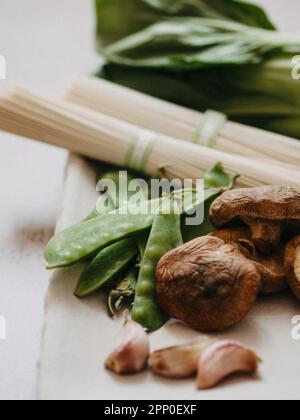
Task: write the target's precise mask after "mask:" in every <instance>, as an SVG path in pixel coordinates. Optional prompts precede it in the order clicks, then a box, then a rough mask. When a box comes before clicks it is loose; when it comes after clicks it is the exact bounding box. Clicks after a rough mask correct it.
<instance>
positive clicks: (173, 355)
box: [150, 337, 213, 379]
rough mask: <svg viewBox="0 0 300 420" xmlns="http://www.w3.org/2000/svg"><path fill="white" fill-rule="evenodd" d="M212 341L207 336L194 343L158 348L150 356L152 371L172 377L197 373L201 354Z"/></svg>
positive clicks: (178, 377) (183, 376) (177, 377)
mask: <svg viewBox="0 0 300 420" xmlns="http://www.w3.org/2000/svg"><path fill="white" fill-rule="evenodd" d="M212 342H213V341H212V340H211V339H209V338H208V337H205V338H203V339H202V340H199V341H196V342H194V343H190V344H186V345H182V346H175V347H169V348H166V349H162V350H158V351H156V352H154V353H152V354H151V357H150V365H151V369H152V372H153V373H155V374H156V375H159V376H163V377H165V378H171V379H183V378H189V377H191V376H193V375H196V372H197V366H198V360H199V356H200V355H201V353H202V352H203V351H204V350H205V349H206V348H207V347H208V346H209V345H210V344H212Z"/></svg>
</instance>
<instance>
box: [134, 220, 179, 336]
mask: <svg viewBox="0 0 300 420" xmlns="http://www.w3.org/2000/svg"><path fill="white" fill-rule="evenodd" d="M181 244H182V236H181V231H180V214H175V212H174V213H171V214H159V215H157V216H155V218H154V221H153V226H152V230H151V233H150V237H149V240H148V243H147V247H146V251H145V254H144V257H143V259H142V264H141V270H140V274H139V278H138V283H137V288H136V294H135V300H134V305H133V311H132V318H133V320H135V321H137V322H139V323H140V324H141V325H142V326H143V327H144V328H146V329H147V330H149V331H155V330H157V329H159V328H160V327H162V326H163V325H164V323H165V322H166V321H167V316H166V315H165V314H164V313H163V312H162V310H161V309H160V307H159V304H158V301H157V295H156V267H157V264H158V262H159V260H160V259H161V258H162V257H163V256H164V255H165V254H166V253H167V252H169V251H171V250H172V249H174V248H177V247H178V246H180V245H181Z"/></svg>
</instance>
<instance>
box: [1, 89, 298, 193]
mask: <svg viewBox="0 0 300 420" xmlns="http://www.w3.org/2000/svg"><path fill="white" fill-rule="evenodd" d="M0 129H2V130H6V131H8V132H12V133H15V134H18V135H20V136H24V137H28V138H31V139H35V140H38V141H42V142H46V143H49V144H53V145H56V146H59V147H63V148H66V149H69V150H71V151H72V152H76V153H79V154H82V155H84V156H88V157H91V158H93V159H98V160H101V161H104V162H108V163H111V164H115V165H118V166H124V167H127V168H131V169H135V170H138V171H141V172H144V173H146V174H148V175H152V176H156V175H157V174H158V172H159V170H160V169H161V168H164V169H165V174H166V176H167V177H168V178H171V179H173V178H175V177H179V178H181V179H198V178H201V177H202V175H203V173H204V171H206V170H207V168H209V167H210V166H212V165H213V164H214V163H215V162H216V161H222V162H223V164H224V166H225V167H226V169H227V171H228V172H229V173H231V174H232V175H235V174H237V173H239V174H240V175H241V177H240V179H239V185H240V186H244V187H252V186H257V185H263V184H283V185H289V186H292V187H295V188H297V189H299V186H300V174H299V173H298V172H297V171H296V170H294V169H293V168H292V167H291V168H290V167H288V166H281V165H280V164H278V163H277V162H272V161H267V160H265V161H263V160H258V159H253V158H249V157H245V156H239V155H232V154H228V153H226V152H223V151H220V150H216V149H213V148H209V147H204V146H200V145H195V144H192V143H188V142H185V141H182V140H178V139H175V138H172V137H169V136H167V135H165V134H161V133H159V132H154V131H149V130H145V129H143V128H141V127H139V126H137V125H133V124H130V123H128V122H124V121H122V120H120V119H116V118H112V117H110V116H107V115H104V114H101V113H99V112H96V111H93V110H90V109H88V108H86V107H82V106H79V105H75V104H72V103H69V102H67V101H64V100H55V99H50V98H48V97H44V96H40V95H37V94H35V93H33V92H31V91H29V90H26V89H23V88H15V89H14V90H13V91H12V92H11V93H10V94H9V95H8V96H7V97H5V98H3V99H1V100H0Z"/></svg>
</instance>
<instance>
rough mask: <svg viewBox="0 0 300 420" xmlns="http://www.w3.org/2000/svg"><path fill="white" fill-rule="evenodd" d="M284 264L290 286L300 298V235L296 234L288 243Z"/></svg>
mask: <svg viewBox="0 0 300 420" xmlns="http://www.w3.org/2000/svg"><path fill="white" fill-rule="evenodd" d="M284 265H285V269H286V273H287V279H288V283H289V286H290V288H291V289H292V291H293V293H294V295H295V296H296V298H297V299H299V300H300V236H296V237H295V238H294V239H292V240H291V241H290V242H289V243H288V244H287V246H286V248H285V256H284Z"/></svg>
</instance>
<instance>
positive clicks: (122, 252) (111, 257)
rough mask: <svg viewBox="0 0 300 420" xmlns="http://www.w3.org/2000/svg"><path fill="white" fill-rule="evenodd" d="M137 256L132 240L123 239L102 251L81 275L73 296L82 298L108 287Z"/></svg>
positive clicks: (136, 249) (134, 243)
mask: <svg viewBox="0 0 300 420" xmlns="http://www.w3.org/2000/svg"><path fill="white" fill-rule="evenodd" d="M137 254H138V248H137V246H136V242H135V241H134V240H132V239H124V240H123V241H120V242H117V243H115V244H113V245H111V246H109V247H107V248H105V249H103V250H102V251H101V252H100V253H99V254H98V255H97V257H96V258H95V259H94V260H93V261H92V262H91V264H90V265H89V266H88V267H87V268H86V270H84V272H83V273H82V275H81V277H80V279H79V282H78V285H77V287H76V290H75V295H76V296H77V297H81V298H82V297H85V296H88V295H90V294H92V293H94V292H96V291H97V290H98V289H101V288H103V287H105V286H108V285H110V284H111V283H112V282H113V281H115V280H117V279H118V278H119V276H120V275H121V274H122V273H123V272H124V271H125V270H126V268H127V267H128V265H129V264H130V263H131V261H132V260H133V259H134V258H135V257H136V256H137Z"/></svg>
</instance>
